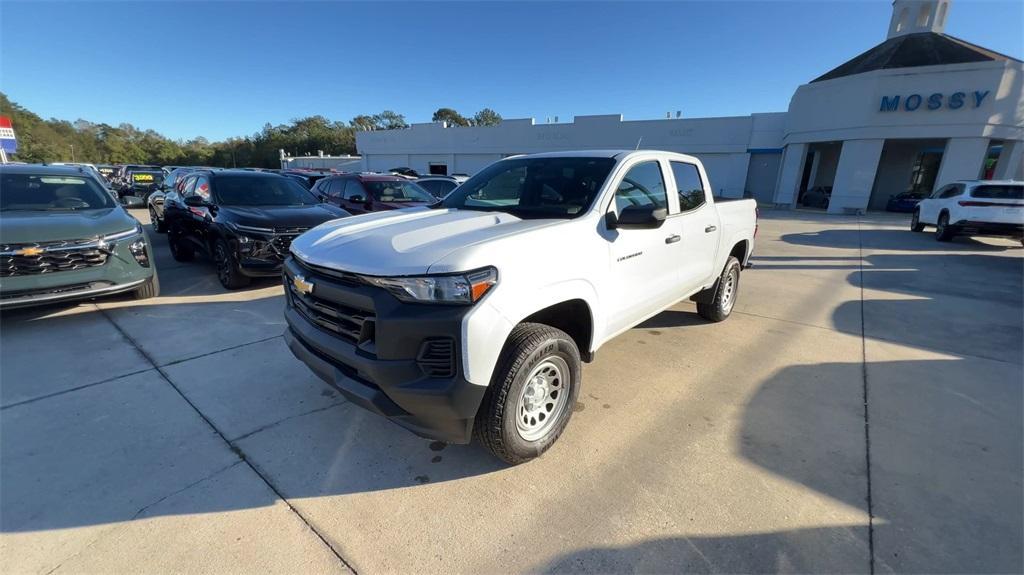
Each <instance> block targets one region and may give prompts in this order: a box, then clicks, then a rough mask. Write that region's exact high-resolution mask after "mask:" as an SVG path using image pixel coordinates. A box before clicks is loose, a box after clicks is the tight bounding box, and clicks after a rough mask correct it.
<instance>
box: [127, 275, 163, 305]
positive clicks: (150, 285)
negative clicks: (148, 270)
mask: <svg viewBox="0 0 1024 575" xmlns="http://www.w3.org/2000/svg"><path fill="white" fill-rule="evenodd" d="M132 295H134V296H135V299H149V298H151V297H156V296H158V295H160V278H159V277H158V276H157V275H156V270H154V271H153V277H152V278H150V280H149V281H148V282H146V283H144V284H142V287H140V288H139V289H137V290H135V291H134V292H132Z"/></svg>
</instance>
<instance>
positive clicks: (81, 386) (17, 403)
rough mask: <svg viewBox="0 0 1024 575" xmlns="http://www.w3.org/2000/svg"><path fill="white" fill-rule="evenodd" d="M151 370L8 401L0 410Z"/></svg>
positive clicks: (147, 369)
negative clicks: (12, 401)
mask: <svg viewBox="0 0 1024 575" xmlns="http://www.w3.org/2000/svg"><path fill="white" fill-rule="evenodd" d="M152 370H153V368H152V367H147V368H146V369H140V370H137V371H130V372H128V373H123V374H121V375H118V376H115V377H111V378H109V379H103V380H100V381H94V382H93V383H86V384H83V385H79V386H77V387H71V388H68V389H62V390H60V391H55V392H53V393H47V394H45V395H40V396H39V397H31V398H29V399H23V400H21V401H16V402H14V403H8V404H7V405H4V406H2V407H0V411H3V410H5V409H10V408H12V407H18V406H19V405H25V404H28V403H35V402H37V401H41V400H44V399H50V398H51V397H57V396H59V395H64V394H65V393H71V392H74V391H81V390H83V389H89V388H90V387H96V386H97V385H103V384H104V383H110V382H112V381H117V380H119V379H123V378H126V377H130V376H132V375H139V374H140V373H146V372H147V371H152Z"/></svg>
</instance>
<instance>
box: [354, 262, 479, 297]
mask: <svg viewBox="0 0 1024 575" xmlns="http://www.w3.org/2000/svg"><path fill="white" fill-rule="evenodd" d="M363 279H364V280H365V281H366V282H367V283H369V284H371V285H375V286H379V287H382V288H384V289H386V290H388V291H389V292H391V293H392V295H394V296H395V297H397V298H398V299H400V300H402V301H407V302H416V303H458V304H474V303H476V302H478V301H480V298H482V297H484V294H486V293H487V292H488V291H490V289H491V288H492V287H494V286H495V285H496V284H497V283H498V270H496V269H494V268H490V267H489V268H483V269H480V270H475V271H471V272H466V273H463V274H445V275H436V276H416V277H397V278H379V277H365V276H364V277H363Z"/></svg>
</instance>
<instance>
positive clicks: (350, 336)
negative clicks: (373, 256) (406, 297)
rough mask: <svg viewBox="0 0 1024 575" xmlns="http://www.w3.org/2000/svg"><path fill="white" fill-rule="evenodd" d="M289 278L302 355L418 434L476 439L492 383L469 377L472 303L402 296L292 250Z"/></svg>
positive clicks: (349, 394)
mask: <svg viewBox="0 0 1024 575" xmlns="http://www.w3.org/2000/svg"><path fill="white" fill-rule="evenodd" d="M296 275H301V276H302V277H303V278H304V279H305V280H306V281H307V282H311V283H312V284H313V286H314V287H313V292H312V293H311V294H300V293H299V292H298V291H297V290H296V289H295V288H294V287H293V281H292V280H293V278H294V277H295V276H296ZM284 281H285V294H286V299H287V305H286V308H285V319H286V320H287V322H288V330H287V331H286V333H285V341H286V342H287V343H288V347H289V348H290V349H291V351H292V353H293V354H294V355H295V357H297V358H298V359H299V360H301V361H302V362H304V363H305V364H306V365H307V366H309V368H310V369H312V370H313V372H314V373H315V374H317V376H319V377H320V378H321V379H323V380H324V381H326V382H327V383H328V384H330V385H331V386H333V387H334V388H336V389H337V390H338V391H339V392H341V393H342V394H343V395H344V396H345V397H346V398H348V399H349V400H350V401H352V402H353V403H355V404H356V405H359V406H360V407H362V408H364V409H367V410H369V411H372V412H374V413H377V414H379V415H383V416H385V417H387V418H389V419H391V420H392V421H394V422H395V423H397V424H399V425H401V426H402V427H405V428H406V429H408V430H410V431H412V432H414V433H416V434H417V435H420V436H422V437H427V438H430V439H439V440H442V441H446V442H449V443H468V442H469V440H470V438H471V436H472V430H473V419H474V417H475V416H476V412H477V408H478V407H479V406H480V402H481V401H482V400H483V395H484V392H485V391H486V387H484V386H479V385H474V384H472V383H470V382H469V381H467V380H466V379H465V376H464V374H463V373H462V367H461V363H462V362H461V361H459V353H460V350H462V349H464V345H463V341H462V323H463V319H464V317H465V315H466V314H467V313H468V310H469V308H468V307H464V306H442V305H417V304H407V303H403V302H400V301H399V300H398V299H396V298H395V297H394V296H392V295H391V294H389V293H387V292H386V291H385V290H383V289H380V288H376V287H373V286H367V285H362V284H359V283H357V282H353V281H351V280H350V279H349V280H346V279H344V278H339V277H334V276H328V275H326V274H324V273H320V272H318V271H317V270H313V269H310V268H307V267H305V266H302V265H300V264H299V263H297V262H296V261H295V260H294V259H293V258H289V259H288V260H287V261H286V262H285V265H284ZM314 294H315V295H314ZM446 342H447V343H446ZM438 350H440V352H439V351H438Z"/></svg>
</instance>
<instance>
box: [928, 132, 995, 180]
mask: <svg viewBox="0 0 1024 575" xmlns="http://www.w3.org/2000/svg"><path fill="white" fill-rule="evenodd" d="M987 153H988V138H950V139H949V141H947V142H946V150H945V151H944V152H943V153H942V165H940V166H939V175H938V176H936V177H935V187H934V188H932V189H933V190H937V189H939V188H941V187H942V186H945V185H946V184H948V183H950V182H955V181H957V180H977V179H978V176H979V175H981V164H982V162H984V161H985V154H987Z"/></svg>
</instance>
